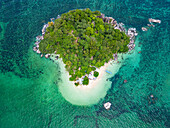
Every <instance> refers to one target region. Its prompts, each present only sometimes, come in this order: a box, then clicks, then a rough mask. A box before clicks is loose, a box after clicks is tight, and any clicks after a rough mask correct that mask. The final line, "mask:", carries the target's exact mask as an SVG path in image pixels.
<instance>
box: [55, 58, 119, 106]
mask: <svg viewBox="0 0 170 128" xmlns="http://www.w3.org/2000/svg"><path fill="white" fill-rule="evenodd" d="M120 58H121V57H119V61H120ZM57 61H58V62H59V66H60V68H61V69H60V70H61V80H62V81H61V82H59V91H60V92H61V94H62V96H63V97H64V98H65V99H66V100H67V101H68V102H70V103H71V104H74V105H93V104H96V103H98V102H99V100H100V99H101V98H104V97H105V96H106V94H107V91H108V90H109V89H110V87H111V81H107V80H106V79H107V78H110V77H113V76H114V75H115V74H116V73H117V72H118V71H119V69H120V67H121V65H122V63H117V62H114V63H112V62H111V64H110V63H108V64H105V66H103V67H101V68H100V72H99V76H98V78H97V79H96V80H95V81H93V80H92V81H90V83H89V85H87V86H81V85H80V86H78V87H76V86H75V85H74V84H73V82H71V81H69V74H68V72H66V70H65V68H64V63H63V62H62V60H57ZM105 70H109V71H111V72H112V74H108V73H106V72H105Z"/></svg>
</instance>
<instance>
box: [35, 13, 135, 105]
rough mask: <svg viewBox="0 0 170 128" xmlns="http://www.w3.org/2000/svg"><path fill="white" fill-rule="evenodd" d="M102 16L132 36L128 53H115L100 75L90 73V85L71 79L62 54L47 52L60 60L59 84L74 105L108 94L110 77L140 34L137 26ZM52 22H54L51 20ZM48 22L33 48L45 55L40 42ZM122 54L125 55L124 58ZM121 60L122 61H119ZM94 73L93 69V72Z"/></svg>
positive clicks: (85, 103) (91, 101)
mask: <svg viewBox="0 0 170 128" xmlns="http://www.w3.org/2000/svg"><path fill="white" fill-rule="evenodd" d="M101 18H102V19H103V20H105V22H108V23H110V22H109V21H110V20H109V19H111V20H112V21H111V24H114V29H118V30H120V31H122V32H125V34H126V35H127V36H129V38H130V42H129V44H128V45H127V46H128V48H129V50H128V52H126V53H117V52H116V53H113V57H114V60H110V61H109V62H108V63H105V64H104V66H101V67H100V68H97V69H96V71H97V72H98V73H99V76H98V77H94V76H93V78H92V79H91V78H90V76H89V74H88V79H89V83H88V85H83V84H79V85H78V86H76V85H75V82H77V80H76V81H70V80H69V78H70V75H69V72H68V71H66V68H65V65H66V64H64V62H63V61H62V58H59V56H60V55H58V54H56V51H55V52H54V53H52V54H45V55H44V56H45V58H50V59H52V60H53V61H55V62H58V64H59V67H60V71H61V81H60V82H59V84H58V87H59V91H60V93H61V94H62V96H63V97H64V98H65V99H66V100H67V101H68V102H70V103H71V104H74V105H93V104H96V103H98V102H99V100H101V99H102V98H104V97H105V96H106V94H107V91H108V90H109V89H110V88H111V81H109V80H108V78H111V77H113V76H114V75H115V74H116V73H117V72H118V71H119V69H120V67H121V66H122V62H123V61H124V60H125V59H126V58H127V57H129V55H128V53H129V52H131V51H132V50H133V49H134V48H135V36H137V35H138V33H137V32H136V28H129V29H127V30H126V29H125V27H124V24H123V23H117V21H116V20H115V19H113V18H112V17H105V15H104V14H102V15H101ZM51 22H54V21H53V20H51ZM47 27H48V25H47V24H45V25H44V26H43V29H42V36H37V37H36V42H35V45H36V47H33V50H34V51H35V52H37V53H38V54H40V55H41V57H43V54H41V52H40V50H39V43H40V41H41V40H43V39H44V34H45V31H46V28H47ZM122 56H124V57H123V58H124V59H123V58H122ZM119 62H120V63H119ZM106 70H109V71H111V74H109V73H107V72H106ZM91 73H92V74H93V71H92V72H91ZM82 80H83V78H80V79H78V82H80V83H81V81H82Z"/></svg>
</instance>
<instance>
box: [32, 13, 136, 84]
mask: <svg viewBox="0 0 170 128" xmlns="http://www.w3.org/2000/svg"><path fill="white" fill-rule="evenodd" d="M98 17H99V18H102V19H103V21H104V22H107V23H110V24H112V26H113V27H114V29H118V30H120V31H121V32H124V33H125V34H126V35H128V36H129V37H130V42H129V44H128V45H127V46H128V48H129V52H130V51H132V50H133V49H134V48H135V36H137V35H138V33H137V32H136V28H129V29H128V30H127V31H126V29H125V27H124V24H123V23H117V21H116V20H115V19H113V18H112V17H105V15H104V14H101V16H98ZM57 18H60V16H59V15H58V17H57ZM50 20H51V22H52V23H53V24H54V20H55V18H51V19H50ZM48 26H49V24H48V23H47V24H45V25H44V26H43V28H42V36H37V37H36V42H35V43H34V45H35V46H34V47H33V51H35V52H36V53H38V54H41V51H40V50H39V43H40V42H41V40H43V39H44V35H45V32H46V28H47V27H48ZM43 56H45V58H49V57H50V56H52V57H55V59H56V60H57V59H58V57H59V55H57V54H56V51H55V52H54V54H46V55H43V54H41V57H43ZM113 57H114V61H117V58H118V55H117V52H116V53H115V54H113ZM92 76H93V72H91V73H90V74H89V76H87V77H88V78H89V80H95V79H96V78H93V77H92ZM82 81H83V77H82V78H79V79H78V80H76V81H75V82H78V83H79V84H81V83H82Z"/></svg>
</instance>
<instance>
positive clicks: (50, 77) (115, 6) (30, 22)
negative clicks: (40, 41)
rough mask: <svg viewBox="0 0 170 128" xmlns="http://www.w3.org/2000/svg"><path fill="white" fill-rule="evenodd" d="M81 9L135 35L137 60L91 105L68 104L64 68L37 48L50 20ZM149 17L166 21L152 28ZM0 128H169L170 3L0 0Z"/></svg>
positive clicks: (154, 0) (129, 62)
mask: <svg viewBox="0 0 170 128" xmlns="http://www.w3.org/2000/svg"><path fill="white" fill-rule="evenodd" d="M84 8H90V9H91V10H92V11H95V10H99V11H101V12H102V13H104V14H105V15H106V16H110V17H113V18H114V19H116V20H117V21H118V22H123V23H124V24H125V26H126V28H130V27H133V28H136V30H137V32H138V36H137V37H136V41H137V42H138V45H136V47H135V50H134V51H132V53H129V54H132V56H131V57H129V58H126V59H125V60H124V61H123V62H122V66H121V68H120V69H119V71H118V72H117V73H116V74H115V75H113V76H110V78H109V81H110V83H111V88H110V89H109V90H108V91H107V94H106V96H105V97H104V98H101V99H100V100H99V101H98V103H95V104H92V105H90V106H86V105H82V106H79V105H73V104H71V103H70V102H68V101H67V100H66V99H65V98H64V97H63V96H62V94H61V92H60V91H59V83H60V82H61V81H64V80H63V79H61V71H60V66H59V65H58V64H57V63H54V62H53V61H51V60H50V59H46V58H44V57H43V58H41V57H40V55H38V54H36V53H35V52H33V50H32V48H33V44H34V42H35V37H36V36H37V35H40V34H41V29H42V27H43V25H44V24H45V23H47V22H48V21H50V18H53V17H57V16H58V15H61V14H62V13H66V12H68V11H69V10H73V9H84ZM148 18H154V19H160V20H161V23H160V24H159V23H154V25H155V27H148V26H147V24H148V23H149V21H148ZM141 27H147V28H148V31H145V32H144V31H142V30H141ZM133 52H135V54H133ZM125 80H126V82H124V81H125ZM71 95H72V94H70V96H71ZM80 95H81V94H80ZM106 102H110V103H111V104H112V105H111V107H110V109H109V110H106V109H105V108H104V106H103V104H104V103H106ZM0 128H170V0H0Z"/></svg>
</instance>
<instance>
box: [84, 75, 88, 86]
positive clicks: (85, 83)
mask: <svg viewBox="0 0 170 128" xmlns="http://www.w3.org/2000/svg"><path fill="white" fill-rule="evenodd" d="M88 84H89V78H88V77H87V76H85V77H84V80H83V85H88Z"/></svg>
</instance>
